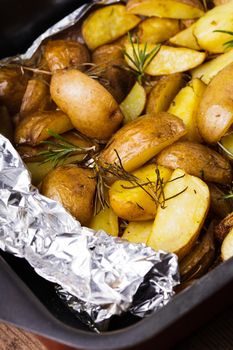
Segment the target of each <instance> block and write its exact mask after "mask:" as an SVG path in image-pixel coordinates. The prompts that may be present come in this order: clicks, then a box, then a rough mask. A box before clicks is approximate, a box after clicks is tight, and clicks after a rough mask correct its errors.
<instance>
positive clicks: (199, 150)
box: [157, 141, 232, 184]
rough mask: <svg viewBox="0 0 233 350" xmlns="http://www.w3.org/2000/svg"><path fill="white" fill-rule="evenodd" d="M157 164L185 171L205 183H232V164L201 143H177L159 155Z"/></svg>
mask: <svg viewBox="0 0 233 350" xmlns="http://www.w3.org/2000/svg"><path fill="white" fill-rule="evenodd" d="M157 163H158V164H159V165H163V166H165V167H167V168H171V169H176V168H181V169H184V170H185V171H186V172H187V173H188V174H191V175H195V176H198V177H200V178H201V179H203V180H204V181H210V182H211V181H212V182H217V183H220V184H230V183H231V181H232V172H231V166H230V163H229V162H228V161H227V160H226V159H225V158H223V157H222V156H221V155H220V154H219V153H217V152H215V151H213V150H212V149H210V148H208V147H207V146H204V145H201V144H199V143H194V142H189V141H183V142H182V141H180V142H176V143H174V144H172V145H171V146H169V147H167V148H166V149H164V150H163V151H162V152H161V153H160V154H159V155H158V157H157Z"/></svg>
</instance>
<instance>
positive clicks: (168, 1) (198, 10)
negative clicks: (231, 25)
mask: <svg viewBox="0 0 233 350" xmlns="http://www.w3.org/2000/svg"><path fill="white" fill-rule="evenodd" d="M127 10H128V12H130V13H134V14H137V15H143V16H149V17H150V16H158V17H168V18H178V19H186V18H198V17H201V16H202V15H203V14H204V11H203V6H202V5H201V3H200V2H199V1H198V0H129V1H128V4H127Z"/></svg>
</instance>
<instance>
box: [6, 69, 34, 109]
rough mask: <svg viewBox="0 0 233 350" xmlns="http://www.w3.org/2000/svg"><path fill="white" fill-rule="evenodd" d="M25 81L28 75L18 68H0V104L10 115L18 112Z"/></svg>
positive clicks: (25, 84) (25, 85)
mask: <svg viewBox="0 0 233 350" xmlns="http://www.w3.org/2000/svg"><path fill="white" fill-rule="evenodd" d="M27 81H28V75H27V74H26V73H23V72H22V71H21V70H20V69H19V68H6V67H2V68H0V103H1V104H3V105H5V106H6V107H7V109H8V110H9V112H10V114H15V113H17V112H18V111H19V109H20V105H21V102H22V98H23V95H24V92H25V90H26V87H27Z"/></svg>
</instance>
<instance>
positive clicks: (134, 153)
mask: <svg viewBox="0 0 233 350" xmlns="http://www.w3.org/2000/svg"><path fill="white" fill-rule="evenodd" d="M185 133H186V129H185V126H184V124H183V122H182V121H181V120H180V119H179V118H177V117H175V116H173V115H171V114H168V113H165V112H161V113H158V114H154V115H149V114H148V115H144V116H141V117H139V118H137V119H135V120H133V121H132V122H130V123H128V124H126V125H125V126H123V127H122V128H121V129H120V130H118V131H117V132H116V133H115V134H114V135H113V137H112V138H111V139H110V141H109V143H108V144H107V146H106V148H105V149H104V150H103V151H102V152H101V154H100V156H99V162H100V163H101V164H102V166H106V164H113V163H119V160H118V157H117V154H116V151H117V153H118V155H119V157H120V159H121V162H122V165H123V167H124V169H125V170H126V171H133V170H135V169H137V168H139V167H140V166H142V165H143V164H145V163H146V162H147V161H148V160H149V159H151V158H152V157H154V156H155V155H156V154H158V153H159V152H160V151H161V150H162V149H163V148H165V147H167V146H169V145H170V144H172V143H173V142H175V141H176V140H178V139H179V138H180V137H182V136H183V135H184V134H185Z"/></svg>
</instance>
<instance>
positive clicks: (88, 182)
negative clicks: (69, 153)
mask: <svg viewBox="0 0 233 350" xmlns="http://www.w3.org/2000/svg"><path fill="white" fill-rule="evenodd" d="M95 188H96V180H95V176H94V172H93V170H91V169H84V168H79V167H77V166H76V165H64V166H61V167H58V168H56V169H54V170H52V171H50V172H49V173H48V175H47V176H46V177H45V178H44V180H43V182H42V184H41V193H42V194H43V195H45V196H46V197H49V198H51V199H54V200H56V201H58V202H60V203H61V204H62V205H63V206H64V208H65V209H67V210H68V211H69V212H70V213H71V214H72V215H73V216H74V217H75V218H76V219H77V220H79V221H80V223H81V224H82V225H87V224H88V222H89V221H90V219H91V217H92V214H93V199H94V194H95Z"/></svg>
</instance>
